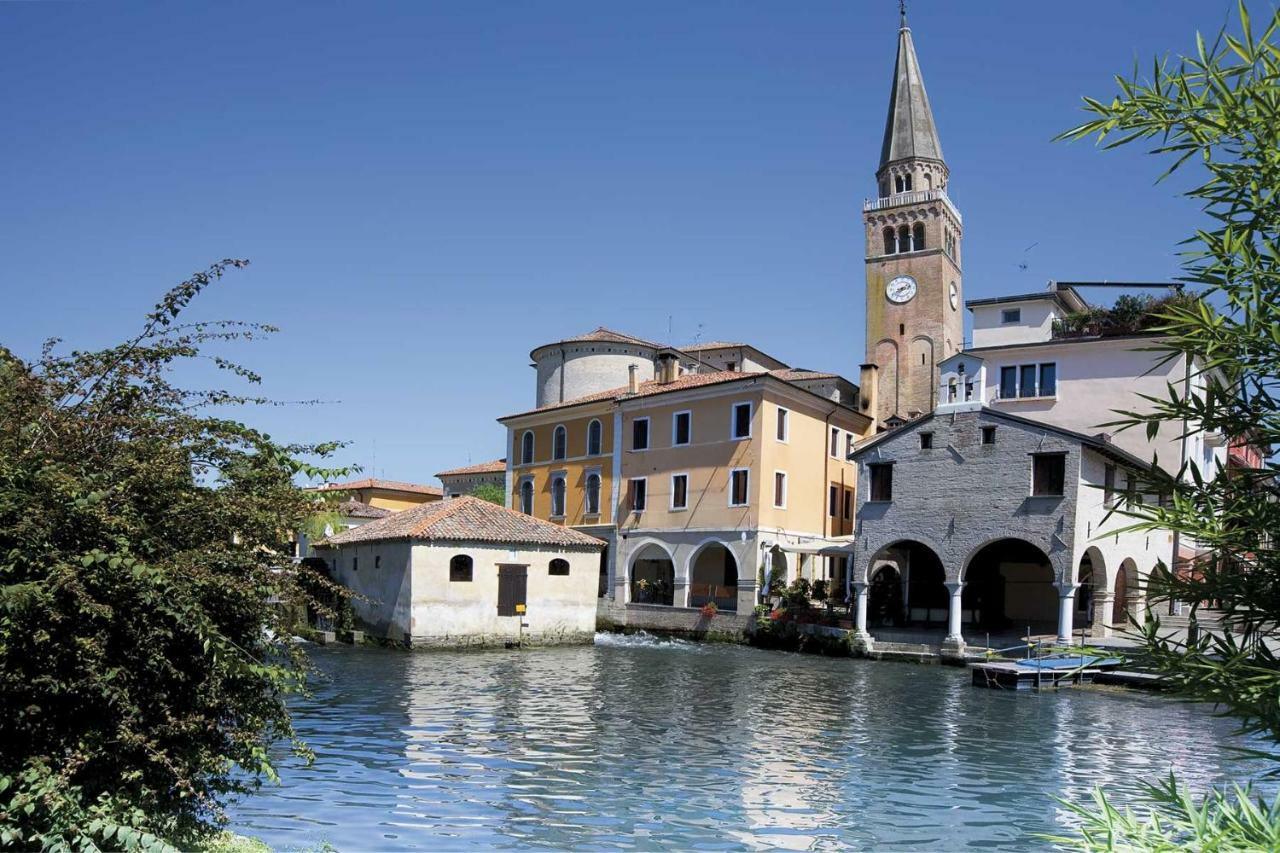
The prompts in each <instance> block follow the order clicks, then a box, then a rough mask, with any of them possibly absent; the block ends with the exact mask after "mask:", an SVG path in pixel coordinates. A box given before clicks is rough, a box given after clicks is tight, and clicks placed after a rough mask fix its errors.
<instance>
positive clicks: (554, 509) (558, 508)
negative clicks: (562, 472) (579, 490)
mask: <svg viewBox="0 0 1280 853" xmlns="http://www.w3.org/2000/svg"><path fill="white" fill-rule="evenodd" d="M564 492H565V485H564V477H556V478H555V479H554V480H552V481H551V515H552V516H557V517H558V516H562V515H564Z"/></svg>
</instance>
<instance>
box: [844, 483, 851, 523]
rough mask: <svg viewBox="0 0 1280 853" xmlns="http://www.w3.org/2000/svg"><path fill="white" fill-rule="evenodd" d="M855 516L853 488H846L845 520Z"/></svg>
mask: <svg viewBox="0 0 1280 853" xmlns="http://www.w3.org/2000/svg"><path fill="white" fill-rule="evenodd" d="M851 518H853V489H845V490H844V520H845V521H848V520H849V519H851Z"/></svg>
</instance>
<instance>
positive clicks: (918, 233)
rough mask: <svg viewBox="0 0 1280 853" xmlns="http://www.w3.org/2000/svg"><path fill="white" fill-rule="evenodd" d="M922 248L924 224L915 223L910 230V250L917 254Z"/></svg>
mask: <svg viewBox="0 0 1280 853" xmlns="http://www.w3.org/2000/svg"><path fill="white" fill-rule="evenodd" d="M923 248H924V223H923V222H917V223H916V225H915V228H913V229H911V249H912V251H915V252H918V251H920V250H921V249H923Z"/></svg>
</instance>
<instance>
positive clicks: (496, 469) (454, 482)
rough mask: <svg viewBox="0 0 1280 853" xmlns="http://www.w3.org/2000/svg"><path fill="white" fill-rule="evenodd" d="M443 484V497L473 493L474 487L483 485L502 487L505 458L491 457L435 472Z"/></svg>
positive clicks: (504, 473) (477, 487) (505, 475)
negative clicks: (486, 460) (490, 458)
mask: <svg viewBox="0 0 1280 853" xmlns="http://www.w3.org/2000/svg"><path fill="white" fill-rule="evenodd" d="M436 476H437V477H439V478H440V483H441V485H443V486H444V499H445V500H450V499H452V498H457V497H461V496H462V495H470V494H474V493H475V491H476V489H479V488H481V487H484V486H496V487H497V488H499V489H501V488H503V485H504V484H505V483H506V478H507V460H506V459H505V458H503V459H493V460H491V461H489V462H480V463H478V464H476V465H464V466H462V467H461V468H450V469H449V470H448V471H441V472H440V473H439V474H436Z"/></svg>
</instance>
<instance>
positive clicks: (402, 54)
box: [0, 0, 1234, 482]
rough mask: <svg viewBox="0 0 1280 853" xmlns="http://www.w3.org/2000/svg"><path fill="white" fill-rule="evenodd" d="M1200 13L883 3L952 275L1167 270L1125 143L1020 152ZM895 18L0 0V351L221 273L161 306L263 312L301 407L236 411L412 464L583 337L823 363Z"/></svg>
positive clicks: (991, 278)
mask: <svg viewBox="0 0 1280 853" xmlns="http://www.w3.org/2000/svg"><path fill="white" fill-rule="evenodd" d="M1233 6H1234V0H1178V2H1159V3H1157V2H1142V3H1137V2H1132V3H1116V2H1114V1H1113V0H1106V1H1105V2H1104V1H1103V0H1089V2H1082V0H1077V2H1072V3H1026V2H1017V3H1015V2H990V3H987V2H984V3H971V2H966V3H953V2H940V0H913V2H911V4H910V6H909V15H910V21H911V25H912V30H913V34H914V36H915V41H916V47H917V50H918V52H919V56H920V61H921V65H922V68H923V72H924V76H925V81H926V83H927V85H928V90H929V96H930V99H931V101H932V104H933V109H934V113H935V116H936V119H937V123H938V126H939V128H940V133H941V138H942V144H943V148H944V151H945V153H946V157H947V161H948V163H949V165H950V167H951V172H952V183H951V191H952V196H953V198H954V200H955V201H956V203H957V204H958V206H959V207H960V210H961V211H962V212H963V214H964V217H965V270H964V272H965V296H966V297H968V298H976V297H983V296H992V295H996V294H1000V293H1008V292H1019V291H1025V290H1029V289H1037V288H1040V287H1042V286H1043V283H1044V282H1045V281H1046V280H1048V279H1051V278H1054V279H1063V280H1066V279H1084V278H1110V279H1134V278H1140V279H1161V278H1166V277H1169V276H1171V275H1173V274H1174V273H1175V272H1176V269H1177V263H1176V258H1175V255H1174V253H1175V251H1176V247H1175V244H1176V242H1177V241H1178V240H1179V239H1181V238H1183V237H1185V236H1187V235H1188V234H1189V233H1191V231H1192V229H1193V228H1194V227H1195V225H1196V223H1197V222H1198V216H1197V212H1196V210H1195V209H1194V207H1193V206H1191V205H1190V204H1188V203H1187V202H1184V201H1180V200H1176V199H1174V198H1173V197H1172V193H1173V188H1172V187H1168V186H1159V187H1157V186H1154V185H1153V180H1154V178H1155V176H1156V175H1157V174H1158V169H1157V164H1156V163H1155V162H1154V161H1152V160H1151V159H1150V158H1144V157H1142V156H1140V155H1139V154H1138V153H1137V152H1136V151H1135V152H1126V153H1110V154H1103V153H1099V152H1097V151H1095V150H1094V148H1093V147H1092V146H1091V145H1089V144H1075V145H1066V144H1062V143H1052V142H1050V139H1051V137H1052V136H1053V135H1054V134H1055V133H1057V132H1058V131H1061V130H1063V129H1064V128H1066V127H1067V126H1069V125H1071V124H1074V123H1076V122H1077V120H1078V119H1079V117H1080V113H1079V112H1078V103H1079V98H1080V96H1081V95H1084V94H1090V95H1094V96H1110V94H1111V92H1112V91H1113V84H1112V82H1111V77H1112V75H1113V74H1114V73H1116V72H1123V71H1126V70H1128V69H1131V68H1132V65H1133V62H1134V60H1135V59H1141V61H1142V62H1143V64H1144V66H1145V65H1149V63H1150V59H1151V57H1152V56H1153V55H1155V54H1157V53H1163V52H1166V51H1175V52H1176V51H1181V50H1185V49H1189V48H1190V47H1191V45H1192V44H1193V43H1194V42H1193V33H1194V31H1195V30H1196V29H1197V28H1199V29H1203V30H1205V31H1216V30H1217V28H1218V27H1219V26H1221V24H1222V23H1223V22H1224V20H1225V19H1226V15H1227V13H1228V12H1229V10H1230V9H1231V8H1232V7H1233ZM896 28H897V9H896V3H895V2H893V0H878V2H866V0H856V1H855V0H841V2H820V1H819V0H810V2H805V3H785V2H768V3H765V2H744V0H725V2H687V0H679V2H649V3H631V4H620V3H599V2H551V0H546V2H538V3H509V2H506V3H480V2H475V0H467V2H457V3H446V2H432V3H402V4H387V3H378V4H357V3H343V4H328V3H305V4H302V3H299V4H290V3H283V2H272V3H219V4H216V5H213V4H208V5H203V6H197V5H194V4H185V3H184V4H163V5H162V4H151V5H146V6H142V5H133V6H120V5H118V4H92V3H60V4H44V3H10V4H0V116H2V117H3V131H2V132H0V222H2V223H3V227H0V253H2V255H3V266H2V267H0V287H2V288H3V302H2V303H0V305H2V306H3V307H2V308H0V341H3V343H4V344H6V345H8V346H9V347H11V348H12V349H14V350H16V351H18V352H19V353H20V354H24V355H27V356H32V355H34V354H35V353H36V352H37V351H38V347H39V343H40V341H41V340H42V339H44V338H45V337H48V336H61V337H63V338H65V339H66V340H67V341H68V342H69V343H70V344H74V345H76V346H80V347H88V346H97V345H103V344H108V343H111V342H115V341H117V340H120V339H122V338H123V337H124V336H126V335H127V334H129V333H130V332H131V331H133V330H134V329H135V328H136V327H137V325H138V321H139V318H140V317H141V315H142V314H143V313H144V312H145V311H146V310H148V309H149V307H150V306H151V305H152V304H153V303H154V301H155V299H156V297H157V296H158V295H159V294H160V293H162V292H163V291H164V290H165V289H166V288H167V287H168V286H169V285H170V284H172V283H175V282H177V281H179V280H181V279H182V278H185V277H186V275H187V274H188V273H190V272H192V271H194V270H196V269H199V268H202V267H204V266H205V265H206V264H207V263H208V262H210V261H212V260H215V259H218V258H222V257H227V256H232V257H245V258H249V259H251V260H252V266H251V267H250V268H249V269H248V270H246V271H244V272H241V273H237V274H235V275H233V276H232V277H231V278H229V279H226V280H224V283H223V284H222V285H221V286H220V287H219V288H217V290H216V291H215V292H213V293H211V294H210V295H209V296H208V297H206V298H204V299H202V300H201V302H200V303H199V304H198V310H197V311H196V314H198V315H199V316H201V317H205V318H218V317H235V318H239V319H251V320H258V321H263V322H269V323H275V324H278V325H280V326H282V327H283V332H282V333H281V334H280V335H279V336H278V337H276V338H275V339H274V340H272V341H270V342H268V343H264V344H252V345H249V346H247V347H245V348H244V349H243V350H242V351H241V352H240V353H239V355H240V356H241V357H242V359H244V360H246V361H248V362H249V363H250V364H251V365H252V366H254V367H257V368H259V369H261V371H262V372H263V373H264V374H266V377H267V384H266V391H267V392H268V393H270V394H272V395H274V396H276V397H279V398H291V399H297V398H324V399H327V400H332V401H336V402H333V403H331V404H328V405H325V406H322V407H315V408H282V409H279V408H278V409H267V410H261V411H254V412H252V413H249V414H248V415H247V417H249V418H250V419H251V420H252V421H253V422H254V423H256V424H260V425H265V426H266V427H268V428H269V431H271V432H272V433H273V435H275V436H276V437H277V438H281V439H290V440H320V439H328V438H338V439H346V440H350V441H351V442H353V445H352V447H351V448H350V450H349V452H347V453H346V454H345V455H344V459H346V460H349V461H357V462H360V463H362V464H364V465H365V466H366V469H370V470H374V471H375V473H377V474H378V475H381V476H387V477H392V478H397V479H407V480H416V481H426V482H429V481H431V479H432V475H433V474H434V473H435V472H436V471H438V470H441V469H442V468H446V467H450V466H453V465H458V464H465V463H466V462H467V461H468V460H469V459H470V460H473V461H477V462H478V461H481V460H484V459H487V458H493V457H497V456H499V455H501V454H502V452H503V450H504V448H503V442H504V434H503V431H502V430H501V429H500V428H499V427H498V425H497V424H496V423H495V421H494V418H496V417H497V416H499V415H502V414H506V413H510V412H513V411H519V410H522V409H525V408H528V407H529V406H530V405H531V404H532V402H533V393H534V382H533V371H532V370H531V369H530V368H529V367H528V353H529V350H530V349H532V348H533V347H534V346H535V345H537V344H540V343H543V342H546V341H549V340H556V339H559V338H560V337H563V336H566V335H573V334H577V333H581V332H583V331H586V330H588V329H591V328H593V327H595V326H596V325H600V324H604V325H608V326H611V327H614V328H618V329H622V330H626V331H629V332H632V333H634V334H637V335H641V336H644V337H648V338H656V339H661V340H666V339H667V338H668V334H667V328H668V315H670V316H671V325H672V330H673V331H672V335H671V338H673V339H674V340H675V341H676V342H686V341H689V340H691V339H692V338H693V337H694V336H695V335H696V334H698V331H699V328H700V329H701V333H702V335H703V339H704V340H705V339H710V338H716V339H732V340H745V341H750V342H753V343H756V344H757V345H758V346H761V347H762V348H763V349H765V350H766V351H768V352H770V353H773V354H775V355H777V356H778V357H780V358H783V359H785V360H787V361H790V362H791V363H793V364H797V365H802V366H805V367H810V368H820V369H827V370H836V371H839V372H841V373H844V374H845V375H848V376H851V377H854V378H855V379H856V373H857V365H858V364H859V362H860V361H861V360H862V352H863V318H862V304H863V263H862V258H863V239H862V228H861V220H860V215H859V214H860V204H861V202H862V200H863V198H864V197H866V196H868V195H870V194H872V193H873V192H874V185H873V173H874V171H875V168H876V161H877V157H878V154H879V146H880V138H881V133H882V129H883V122H884V114H885V109H886V105H887V101H888V97H889V84H890V74H891V71H892V65H893V56H894V48H895V39H896ZM1033 244H1034V248H1032V249H1029V250H1028V248H1027V247H1029V246H1032V245H1033ZM1020 263H1025V264H1026V267H1027V268H1026V269H1025V270H1023V269H1020V268H1019V264H1020ZM375 456H376V468H372V467H371V466H375V463H374V459H375Z"/></svg>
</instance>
